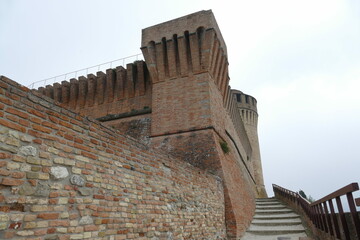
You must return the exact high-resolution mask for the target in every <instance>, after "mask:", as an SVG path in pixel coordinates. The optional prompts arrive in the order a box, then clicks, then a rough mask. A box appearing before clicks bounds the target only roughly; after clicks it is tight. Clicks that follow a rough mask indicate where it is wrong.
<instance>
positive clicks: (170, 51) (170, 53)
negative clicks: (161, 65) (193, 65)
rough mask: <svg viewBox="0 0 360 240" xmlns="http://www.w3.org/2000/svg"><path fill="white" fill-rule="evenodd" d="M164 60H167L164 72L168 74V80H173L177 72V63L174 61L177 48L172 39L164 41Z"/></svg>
mask: <svg viewBox="0 0 360 240" xmlns="http://www.w3.org/2000/svg"><path fill="white" fill-rule="evenodd" d="M166 45H167V47H166V51H167V52H166V56H167V57H166V58H167V60H168V64H167V65H166V66H167V67H168V70H167V71H166V72H167V73H168V76H169V78H170V79H171V78H175V77H177V76H178V72H177V61H176V55H177V46H176V42H175V41H174V39H171V40H167V41H166Z"/></svg>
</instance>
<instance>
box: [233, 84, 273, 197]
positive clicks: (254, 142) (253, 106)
mask: <svg viewBox="0 0 360 240" xmlns="http://www.w3.org/2000/svg"><path fill="white" fill-rule="evenodd" d="M232 92H233V94H235V96H236V101H237V106H238V108H239V112H240V115H241V119H242V121H243V123H244V126H245V129H246V133H247V135H248V138H249V140H250V144H251V148H252V159H251V161H252V164H253V169H254V177H255V181H256V189H257V192H258V193H257V194H258V197H259V198H266V197H267V194H266V191H265V186H264V178H263V172H262V164H261V156H260V146H259V138H258V131H257V126H258V113H257V101H256V99H255V98H254V97H252V96H250V95H247V94H244V93H242V92H241V91H237V90H232Z"/></svg>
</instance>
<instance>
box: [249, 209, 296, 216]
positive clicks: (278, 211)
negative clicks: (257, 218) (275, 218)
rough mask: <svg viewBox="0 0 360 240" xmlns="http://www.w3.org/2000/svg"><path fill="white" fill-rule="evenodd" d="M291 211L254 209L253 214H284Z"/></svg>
mask: <svg viewBox="0 0 360 240" xmlns="http://www.w3.org/2000/svg"><path fill="white" fill-rule="evenodd" d="M292 212H293V211H292V210H291V209H289V208H283V209H265V210H263V209H256V210H255V214H261V215H264V214H269V215H270V214H286V213H292Z"/></svg>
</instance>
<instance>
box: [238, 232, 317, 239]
mask: <svg viewBox="0 0 360 240" xmlns="http://www.w3.org/2000/svg"><path fill="white" fill-rule="evenodd" d="M240 239H241V240H302V239H304V240H305V239H307V237H306V234H305V233H295V234H282V235H278V236H268V235H264V236H261V235H257V234H252V233H248V232H247V233H245V235H244V236H243V237H241V238H240ZM308 240H310V239H308Z"/></svg>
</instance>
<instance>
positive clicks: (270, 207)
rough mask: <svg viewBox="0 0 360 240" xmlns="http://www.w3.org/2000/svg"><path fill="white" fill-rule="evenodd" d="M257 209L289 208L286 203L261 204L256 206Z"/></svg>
mask: <svg viewBox="0 0 360 240" xmlns="http://www.w3.org/2000/svg"><path fill="white" fill-rule="evenodd" d="M256 209H257V210H274V209H287V207H286V206H285V205H281V204H278V205H260V206H256Z"/></svg>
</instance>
